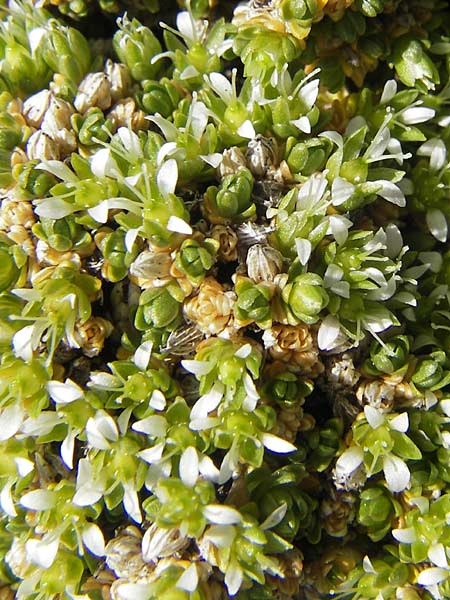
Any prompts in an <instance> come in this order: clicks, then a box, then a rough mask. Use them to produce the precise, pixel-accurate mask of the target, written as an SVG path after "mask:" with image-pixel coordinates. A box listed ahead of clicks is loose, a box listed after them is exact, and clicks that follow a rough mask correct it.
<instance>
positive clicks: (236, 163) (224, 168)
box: [219, 146, 247, 177]
mask: <svg viewBox="0 0 450 600" xmlns="http://www.w3.org/2000/svg"><path fill="white" fill-rule="evenodd" d="M222 157H223V158H222V162H221V163H220V165H219V175H220V177H226V176H227V175H234V173H237V172H238V171H239V170H240V169H244V168H245V167H246V166H247V161H246V160H245V156H244V153H243V152H242V150H241V149H240V148H238V147H237V146H232V147H231V148H226V149H225V150H224V151H223V152H222Z"/></svg>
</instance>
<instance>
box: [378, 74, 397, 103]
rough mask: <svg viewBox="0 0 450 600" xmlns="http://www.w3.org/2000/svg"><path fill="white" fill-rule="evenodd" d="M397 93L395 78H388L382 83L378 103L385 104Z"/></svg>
mask: <svg viewBox="0 0 450 600" xmlns="http://www.w3.org/2000/svg"><path fill="white" fill-rule="evenodd" d="M396 93H397V82H396V81H395V79H389V80H388V81H386V83H385V84H384V88H383V93H382V94H381V98H380V104H387V103H388V102H390V101H391V100H392V98H393V97H394V96H395V94H396Z"/></svg>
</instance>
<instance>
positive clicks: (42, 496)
mask: <svg viewBox="0 0 450 600" xmlns="http://www.w3.org/2000/svg"><path fill="white" fill-rule="evenodd" d="M56 500H57V495H56V493H55V492H52V491H50V490H33V491H31V492H28V493H27V494H24V495H23V496H22V497H21V499H20V504H21V505H22V506H23V507H25V508H28V509H29V510H35V511H41V510H50V509H51V508H53V507H54V506H56Z"/></svg>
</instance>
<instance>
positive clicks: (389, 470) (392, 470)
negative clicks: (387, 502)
mask: <svg viewBox="0 0 450 600" xmlns="http://www.w3.org/2000/svg"><path fill="white" fill-rule="evenodd" d="M383 471H384V476H385V478H386V483H387V486H388V488H389V489H390V491H391V492H402V491H403V490H404V489H406V487H407V486H408V485H409V480H410V478H411V474H410V472H409V469H408V467H407V466H406V463H405V461H403V460H402V459H401V458H398V456H393V455H388V456H385V457H384V458H383Z"/></svg>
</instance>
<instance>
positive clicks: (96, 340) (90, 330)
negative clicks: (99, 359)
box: [74, 317, 114, 358]
mask: <svg viewBox="0 0 450 600" xmlns="http://www.w3.org/2000/svg"><path fill="white" fill-rule="evenodd" d="M113 329H114V327H113V325H112V323H110V322H109V321H107V320H106V319H103V318H102V317H89V319H88V320H87V321H85V322H84V323H82V324H81V323H77V324H76V325H75V331H74V337H75V340H76V341H77V343H78V344H79V346H80V348H81V350H82V351H83V354H85V355H86V356H89V358H92V357H93V356H98V355H99V354H100V352H101V351H102V349H103V345H104V343H105V339H106V338H107V337H108V336H110V335H111V333H112V332H113Z"/></svg>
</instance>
